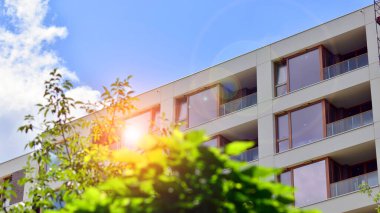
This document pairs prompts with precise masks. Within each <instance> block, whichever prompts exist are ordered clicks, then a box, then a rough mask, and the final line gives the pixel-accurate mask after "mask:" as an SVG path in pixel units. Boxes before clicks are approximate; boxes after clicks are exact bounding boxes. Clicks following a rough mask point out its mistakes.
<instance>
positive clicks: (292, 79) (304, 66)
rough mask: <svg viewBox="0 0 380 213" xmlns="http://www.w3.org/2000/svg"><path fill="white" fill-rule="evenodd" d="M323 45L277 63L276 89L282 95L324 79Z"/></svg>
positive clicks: (278, 94) (277, 94)
mask: <svg viewBox="0 0 380 213" xmlns="http://www.w3.org/2000/svg"><path fill="white" fill-rule="evenodd" d="M322 49H323V48H322V46H320V47H318V48H316V49H314V50H311V51H308V52H306V53H304V54H300V55H296V56H292V57H289V58H287V59H286V60H285V62H282V63H278V64H276V68H275V91H276V96H281V95H284V94H287V93H289V92H292V91H294V90H298V89H300V88H303V87H306V86H308V85H311V84H314V83H316V82H319V81H321V80H323V69H322V62H321V58H322V57H321V55H322Z"/></svg>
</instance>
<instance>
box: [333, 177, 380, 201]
mask: <svg viewBox="0 0 380 213" xmlns="http://www.w3.org/2000/svg"><path fill="white" fill-rule="evenodd" d="M361 184H368V186H369V187H374V186H377V185H379V183H378V176H377V171H374V172H370V173H367V174H363V175H359V176H356V177H352V178H349V179H346V180H342V181H339V182H336V183H332V184H330V195H331V197H336V196H339V195H343V194H347V193H350V192H354V191H358V190H360V185H361Z"/></svg>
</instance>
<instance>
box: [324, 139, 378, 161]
mask: <svg viewBox="0 0 380 213" xmlns="http://www.w3.org/2000/svg"><path fill="white" fill-rule="evenodd" d="M329 157H331V158H332V159H333V160H335V161H336V162H338V163H339V164H342V165H344V164H347V165H354V164H357V163H361V162H365V161H369V160H372V159H374V158H376V148H375V142H374V141H370V142H367V143H364V144H360V145H357V146H354V147H350V148H347V149H342V150H339V151H337V152H334V153H332V154H330V155H329Z"/></svg>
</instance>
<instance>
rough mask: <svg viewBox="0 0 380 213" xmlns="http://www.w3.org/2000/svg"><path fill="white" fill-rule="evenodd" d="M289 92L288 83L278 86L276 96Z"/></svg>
mask: <svg viewBox="0 0 380 213" xmlns="http://www.w3.org/2000/svg"><path fill="white" fill-rule="evenodd" d="M287 92H288V91H287V85H286V84H284V85H282V86H278V87H276V96H280V95H285V94H286V93H287Z"/></svg>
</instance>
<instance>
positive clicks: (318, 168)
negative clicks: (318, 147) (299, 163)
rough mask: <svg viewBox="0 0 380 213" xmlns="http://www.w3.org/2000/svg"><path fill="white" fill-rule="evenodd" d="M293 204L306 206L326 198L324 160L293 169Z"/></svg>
mask: <svg viewBox="0 0 380 213" xmlns="http://www.w3.org/2000/svg"><path fill="white" fill-rule="evenodd" d="M293 173H294V187H295V188H296V192H295V205H296V206H306V205H309V204H313V203H317V202H320V201H323V200H326V199H327V179H326V161H325V160H323V161H319V162H316V163H313V164H309V165H306V166H303V167H299V168H296V169H294V170H293Z"/></svg>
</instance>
